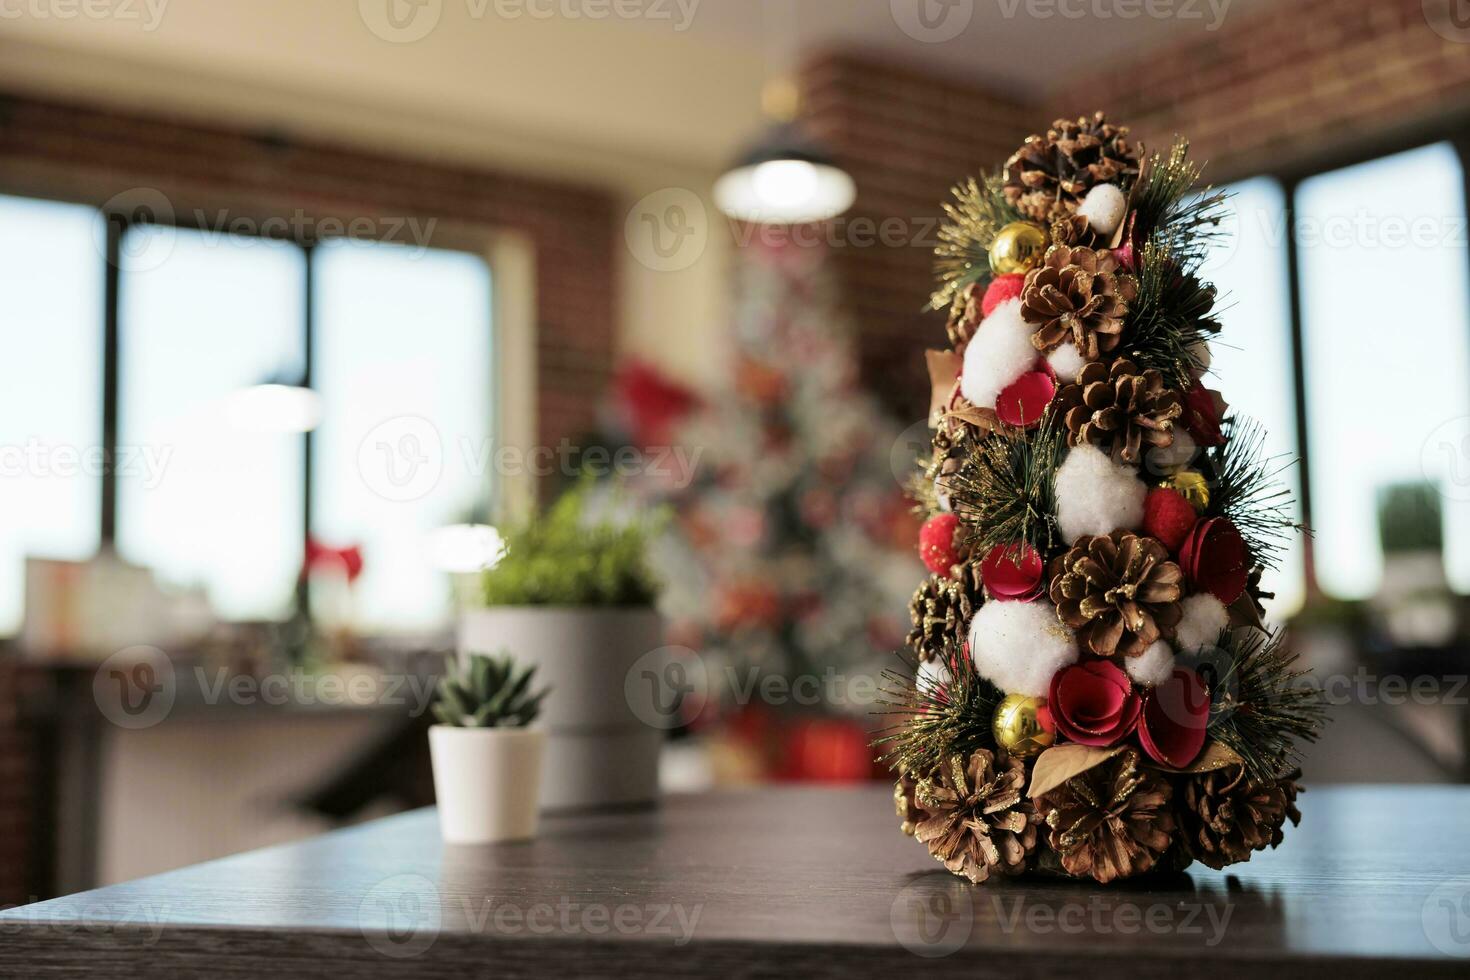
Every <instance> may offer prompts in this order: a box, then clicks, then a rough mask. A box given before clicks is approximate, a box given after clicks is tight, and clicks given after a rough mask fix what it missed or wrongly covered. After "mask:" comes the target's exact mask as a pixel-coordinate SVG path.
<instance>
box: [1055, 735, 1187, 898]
mask: <svg viewBox="0 0 1470 980" xmlns="http://www.w3.org/2000/svg"><path fill="white" fill-rule="evenodd" d="M1170 795H1171V789H1170V787H1169V784H1168V782H1167V781H1166V780H1165V779H1164V778H1163V777H1162V776H1161V775H1159V774H1158V773H1156V772H1153V771H1152V770H1148V769H1143V768H1140V766H1139V764H1138V752H1137V751H1136V750H1134V749H1125V750H1124V751H1122V752H1120V753H1118V754H1117V755H1115V756H1113V757H1112V758H1111V759H1108V760H1107V761H1106V762H1103V763H1101V764H1099V765H1096V766H1093V767H1092V768H1091V769H1088V770H1087V771H1086V772H1083V773H1080V774H1079V775H1076V776H1073V777H1072V778H1071V779H1069V780H1067V781H1066V782H1065V783H1063V784H1062V785H1061V786H1059V787H1057V788H1056V789H1054V790H1052V791H1051V792H1049V793H1047V794H1046V795H1045V796H1044V797H1042V798H1041V799H1039V800H1037V801H1036V807H1037V809H1038V810H1039V811H1040V812H1041V815H1042V818H1043V819H1045V821H1046V825H1047V826H1048V827H1049V828H1051V829H1050V831H1049V832H1048V835H1047V843H1048V844H1049V845H1050V847H1051V849H1052V850H1054V851H1056V853H1057V856H1058V857H1059V858H1060V859H1061V862H1062V867H1063V868H1064V869H1065V870H1066V871H1067V873H1068V874H1072V875H1077V876H1079V877H1080V876H1082V875H1091V876H1092V877H1093V878H1095V879H1097V880H1098V881H1100V882H1102V883H1103V884H1107V883H1108V882H1110V881H1113V880H1114V879H1117V878H1129V877H1132V876H1133V875H1137V874H1142V873H1143V872H1145V871H1148V870H1149V869H1150V868H1152V867H1154V865H1155V864H1157V863H1158V861H1159V858H1160V856H1161V855H1163V854H1164V852H1165V851H1167V850H1168V849H1169V844H1170V842H1171V840H1172V839H1173V834H1174V826H1175V824H1174V814H1173V811H1172V810H1171V808H1170V806H1169V802H1170Z"/></svg>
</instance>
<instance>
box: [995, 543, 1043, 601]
mask: <svg viewBox="0 0 1470 980" xmlns="http://www.w3.org/2000/svg"><path fill="white" fill-rule="evenodd" d="M1041 572H1042V562H1041V555H1040V554H1038V553H1037V551H1036V549H1035V548H1033V547H1031V546H1030V545H1029V544H1026V543H1025V542H1022V543H1021V544H1019V545H1015V544H1012V545H1004V544H998V545H996V546H995V547H994V548H991V549H990V554H988V555H986V556H985V560H984V561H983V562H981V563H980V580H981V581H982V582H984V583H985V588H986V589H987V590H989V592H990V595H991V597H992V598H995V599H1021V600H1024V601H1028V602H1029V601H1030V600H1032V599H1035V598H1036V597H1037V596H1038V595H1040V594H1041Z"/></svg>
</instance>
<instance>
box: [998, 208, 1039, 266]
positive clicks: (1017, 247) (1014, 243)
mask: <svg viewBox="0 0 1470 980" xmlns="http://www.w3.org/2000/svg"><path fill="white" fill-rule="evenodd" d="M1045 252H1046V232H1044V231H1042V230H1041V228H1040V227H1038V226H1036V225H1033V224H1031V223H1030V222H1029V221H1012V222H1011V223H1010V224H1008V225H1006V226H1005V227H1004V228H1002V229H1001V230H1000V231H998V232H996V233H995V241H993V242H991V243H990V271H991V272H994V273H995V274H996V275H998V276H1004V275H1009V274H1011V273H1013V272H1019V273H1022V274H1024V273H1025V272H1026V270H1027V269H1030V268H1032V267H1033V266H1035V265H1038V264H1039V263H1040V262H1041V256H1042V254H1043V253H1045Z"/></svg>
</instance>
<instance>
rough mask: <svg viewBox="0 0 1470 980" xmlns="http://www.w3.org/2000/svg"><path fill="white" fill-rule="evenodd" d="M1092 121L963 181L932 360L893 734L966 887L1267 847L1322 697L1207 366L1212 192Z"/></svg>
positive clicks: (1242, 445)
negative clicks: (1270, 614)
mask: <svg viewBox="0 0 1470 980" xmlns="http://www.w3.org/2000/svg"><path fill="white" fill-rule="evenodd" d="M1199 176H1200V173H1199V170H1198V168H1197V167H1195V166H1194V165H1193V164H1191V163H1190V162H1189V161H1188V159H1187V144H1186V143H1185V142H1184V141H1183V140H1176V142H1175V143H1174V145H1173V146H1172V148H1171V149H1170V151H1169V152H1168V153H1167V154H1165V155H1155V156H1153V157H1152V158H1150V159H1147V160H1145V159H1144V158H1143V157H1142V156H1141V148H1140V147H1139V146H1138V145H1136V144H1135V143H1133V142H1132V141H1131V140H1130V139H1129V135H1128V129H1127V128H1126V127H1123V126H1115V125H1113V124H1111V123H1109V122H1107V120H1106V119H1105V118H1104V116H1103V114H1102V113H1097V114H1096V115H1094V116H1092V117H1091V118H1082V119H1078V120H1076V121H1075V122H1073V121H1068V120H1058V121H1057V122H1055V123H1054V124H1053V125H1052V128H1051V129H1049V130H1048V131H1047V132H1046V133H1045V135H1037V136H1032V137H1030V138H1028V139H1027V140H1026V143H1025V145H1024V146H1022V147H1021V149H1019V150H1018V151H1016V153H1015V154H1014V155H1012V156H1011V158H1010V159H1009V160H1008V161H1006V164H1005V166H1004V167H1003V168H1002V169H1001V170H1000V171H999V172H998V173H995V174H992V175H988V176H986V177H984V178H983V179H979V180H973V179H972V180H969V181H967V182H965V183H963V184H961V185H960V186H958V187H957V188H956V189H955V200H954V202H953V203H951V204H949V205H946V208H945V210H946V213H947V215H948V218H949V221H948V223H947V224H946V226H945V227H944V229H943V231H942V233H941V242H942V244H941V245H940V247H939V249H938V256H939V273H940V288H939V290H938V292H937V293H936V294H935V296H934V300H933V302H934V306H935V308H936V309H945V308H948V310H949V322H948V326H947V333H948V337H949V340H950V343H951V347H950V349H948V350H943V351H929V352H928V354H927V355H926V356H927V359H928V365H929V373H930V377H931V379H932V381H933V386H934V388H933V397H932V400H931V417H930V423H931V425H932V426H933V428H934V430H935V431H934V441H933V454H932V457H931V458H930V459H929V460H928V462H927V465H926V466H925V468H924V472H923V474H922V477H921V478H918V479H916V481H915V483H914V489H915V493H914V495H915V497H916V498H917V500H918V502H919V507H920V508H921V510H922V511H924V514H925V517H926V521H925V523H924V526H923V530H922V531H921V534H920V554H921V556H922V558H923V559H924V562H925V564H926V565H927V566H928V568H929V570H930V571H931V573H932V574H931V575H930V577H929V578H928V579H927V580H925V581H924V582H923V583H922V584H921V585H920V586H919V589H918V591H917V592H916V593H915V594H914V598H913V601H912V604H911V613H912V617H913V627H914V628H913V630H912V632H911V633H910V634H909V638H908V644H909V648H910V653H911V655H912V660H913V663H914V665H915V666H916V670H915V671H914V674H913V676H912V677H910V676H909V674H908V673H907V672H904V673H899V672H892V673H891V674H890V682H891V687H890V690H889V692H888V693H889V703H890V705H891V707H892V709H893V710H894V711H895V713H896V714H897V715H898V717H899V718H900V719H901V720H900V721H899V723H898V724H897V725H896V726H894V727H893V728H891V729H889V730H888V731H886V732H885V733H884V736H883V737H882V738H881V739H880V741H879V742H878V744H879V746H880V747H881V748H882V749H883V751H884V754H885V758H886V759H887V760H888V761H889V762H890V763H891V764H892V765H893V766H894V767H895V768H896V769H897V771H898V774H899V782H898V785H897V788H896V790H895V797H896V801H897V804H898V812H899V817H900V820H901V821H902V826H903V829H904V832H905V833H908V834H911V835H912V836H914V837H915V838H916V839H917V840H919V841H920V842H922V843H923V844H925V846H927V847H928V849H929V851H930V853H931V854H933V856H934V857H935V858H936V859H937V860H939V861H940V862H942V863H943V864H944V866H945V867H946V868H948V869H949V870H950V871H952V872H954V873H955V874H959V875H963V876H964V877H966V878H969V879H970V880H971V881H977V882H978V881H983V880H986V879H988V878H990V877H992V876H995V875H1014V874H1019V873H1022V872H1026V871H1043V872H1051V873H1055V874H1061V875H1065V876H1070V877H1089V878H1093V879H1095V880H1097V881H1099V882H1104V883H1106V882H1110V881H1114V880H1116V879H1120V878H1128V877H1133V876H1136V875H1140V874H1145V873H1148V872H1151V871H1173V870H1178V869H1181V868H1183V867H1184V866H1186V865H1187V864H1189V863H1190V862H1191V861H1193V860H1199V861H1201V862H1203V863H1205V864H1207V865H1209V866H1210V867H1215V868H1219V867H1224V866H1225V865H1227V864H1231V863H1235V862H1238V861H1244V860H1248V859H1249V858H1250V856H1251V854H1252V853H1253V852H1254V851H1257V850H1260V849H1262V848H1264V847H1267V846H1272V847H1274V846H1275V845H1276V844H1278V843H1280V841H1281V838H1282V825H1283V824H1284V822H1285V821H1286V820H1288V819H1289V820H1291V821H1292V822H1293V823H1295V822H1296V821H1297V819H1298V814H1297V811H1296V807H1295V797H1296V793H1297V786H1296V783H1295V782H1294V778H1295V777H1296V775H1297V773H1298V770H1297V761H1298V755H1297V753H1298V749H1299V745H1300V743H1301V742H1302V741H1311V740H1313V739H1315V737H1316V734H1317V731H1318V728H1319V727H1320V725H1321V723H1322V721H1323V709H1322V706H1321V703H1320V701H1319V699H1318V697H1317V695H1316V694H1315V692H1313V691H1312V690H1310V689H1308V688H1307V687H1306V686H1304V685H1303V684H1301V683H1300V681H1301V677H1302V674H1303V672H1302V671H1301V670H1299V669H1298V668H1297V666H1296V664H1295V660H1294V657H1293V656H1292V655H1290V654H1289V653H1288V652H1287V651H1286V650H1285V649H1284V647H1283V644H1282V637H1281V635H1280V634H1279V633H1276V632H1271V631H1268V630H1267V629H1266V627H1265V626H1264V625H1263V622H1262V618H1261V617H1262V609H1261V604H1260V601H1261V599H1262V597H1263V593H1262V592H1261V591H1260V585H1259V582H1260V575H1261V572H1262V570H1263V569H1266V568H1270V567H1274V563H1275V561H1276V560H1277V557H1278V555H1279V553H1280V549H1281V546H1282V544H1283V543H1284V541H1285V539H1286V537H1287V535H1289V534H1291V533H1294V532H1296V531H1298V530H1300V529H1299V528H1298V527H1296V526H1295V525H1294V524H1293V522H1292V520H1291V519H1290V517H1289V515H1288V510H1287V504H1288V502H1289V501H1288V498H1287V496H1286V493H1285V491H1284V490H1283V489H1282V488H1281V487H1280V486H1279V485H1278V484H1277V483H1276V482H1275V481H1274V479H1273V474H1274V473H1275V472H1276V471H1277V469H1278V467H1275V466H1274V465H1273V464H1272V463H1271V461H1269V460H1267V459H1265V458H1264V457H1263V455H1262V452H1261V432H1260V429H1259V428H1258V427H1256V426H1255V425H1254V424H1252V423H1250V422H1248V421H1246V420H1244V419H1242V418H1240V417H1239V416H1236V415H1229V414H1227V412H1226V405H1225V403H1224V401H1223V400H1222V398H1221V397H1220V395H1219V394H1218V393H1217V392H1214V391H1212V390H1210V389H1208V388H1207V387H1205V385H1204V382H1203V380H1202V378H1203V375H1204V374H1205V373H1206V371H1207V370H1208V368H1209V363H1210V357H1209V346H1208V341H1209V339H1210V338H1211V337H1212V336H1213V335H1214V334H1216V333H1217V332H1218V331H1219V323H1218V322H1217V321H1216V320H1215V319H1214V318H1213V312H1212V311H1213V309H1214V305H1215V291H1214V289H1213V287H1212V286H1210V285H1209V284H1208V283H1206V282H1203V281H1202V280H1201V279H1200V278H1199V275H1198V269H1199V266H1200V263H1201V260H1202V259H1203V258H1204V255H1205V252H1206V250H1207V248H1208V246H1209V245H1210V244H1211V242H1212V240H1213V238H1214V237H1215V236H1216V234H1217V229H1218V219H1219V212H1220V205H1221V204H1222V201H1223V197H1222V195H1220V194H1219V193H1211V192H1208V191H1207V192H1204V193H1199V192H1196V190H1195V186H1196V184H1197V183H1198V180H1199Z"/></svg>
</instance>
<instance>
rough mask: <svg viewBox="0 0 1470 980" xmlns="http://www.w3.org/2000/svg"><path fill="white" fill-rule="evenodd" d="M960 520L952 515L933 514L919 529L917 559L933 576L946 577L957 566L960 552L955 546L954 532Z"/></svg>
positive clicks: (957, 528)
mask: <svg viewBox="0 0 1470 980" xmlns="http://www.w3.org/2000/svg"><path fill="white" fill-rule="evenodd" d="M959 527H960V519H959V518H958V517H956V516H955V515H953V514H935V515H934V516H933V517H931V518H929V519H928V520H927V521H925V522H924V526H923V527H921V528H919V557H920V558H922V559H924V564H925V565H926V566H928V568H929V571H931V572H933V573H934V574H935V575H948V574H949V570H950V568H951V567H953V566H954V565H957V564H959V561H960V550H959V547H958V545H956V544H955V532H956V531H958V530H959Z"/></svg>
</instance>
